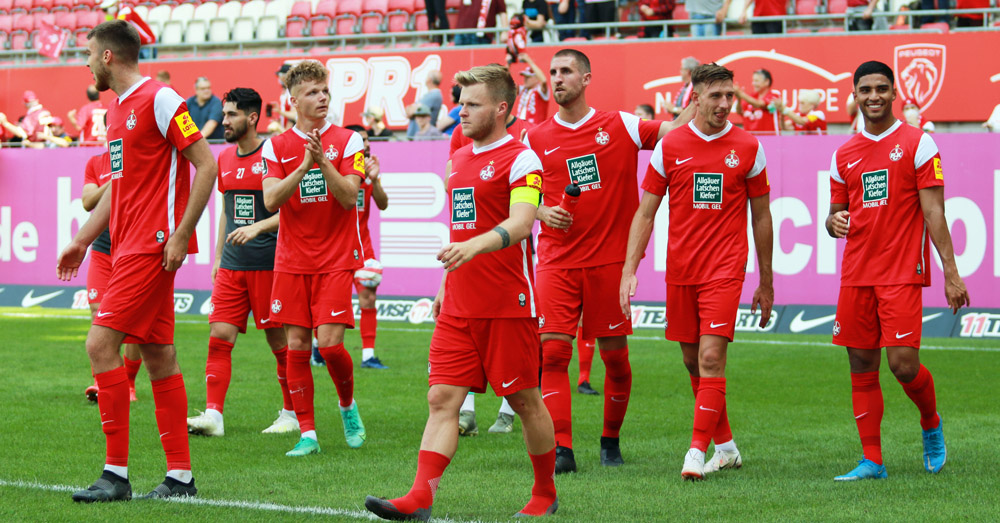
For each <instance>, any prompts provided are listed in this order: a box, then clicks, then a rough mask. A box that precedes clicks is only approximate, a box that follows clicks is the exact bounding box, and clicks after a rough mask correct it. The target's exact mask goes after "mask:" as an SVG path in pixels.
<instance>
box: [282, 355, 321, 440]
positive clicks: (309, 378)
mask: <svg viewBox="0 0 1000 523" xmlns="http://www.w3.org/2000/svg"><path fill="white" fill-rule="evenodd" d="M311 357H312V352H311V351H308V350H289V351H288V392H289V395H291V397H292V404H293V405H294V406H295V417H296V418H298V420H299V428H300V429H301V431H302V432H306V431H310V430H316V418H315V415H314V413H313V375H312V368H311V367H310V366H309V358H311ZM327 365H330V363H329V362H327Z"/></svg>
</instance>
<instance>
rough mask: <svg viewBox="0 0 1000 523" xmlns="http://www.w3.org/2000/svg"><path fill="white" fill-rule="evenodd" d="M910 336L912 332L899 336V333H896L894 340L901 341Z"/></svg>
mask: <svg viewBox="0 0 1000 523" xmlns="http://www.w3.org/2000/svg"><path fill="white" fill-rule="evenodd" d="M910 334H913V331H910V332H907V333H906V334H900V333H899V332H896V339H897V340H900V339H903V338H905V337H907V336H909V335H910Z"/></svg>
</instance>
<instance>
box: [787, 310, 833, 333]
mask: <svg viewBox="0 0 1000 523" xmlns="http://www.w3.org/2000/svg"><path fill="white" fill-rule="evenodd" d="M805 314H806V312H805V311H799V313H798V314H796V315H795V317H794V318H792V323H790V324H789V325H788V330H790V331H792V332H794V333H796V334H797V333H800V332H804V331H807V330H810V329H815V328H816V327H819V326H820V325H823V324H824V323H830V322H831V321H833V320H834V319H836V318H837V315H836V314H831V315H829V316H820V317H819V318H813V319H811V320H803V319H802V317H803V316H805Z"/></svg>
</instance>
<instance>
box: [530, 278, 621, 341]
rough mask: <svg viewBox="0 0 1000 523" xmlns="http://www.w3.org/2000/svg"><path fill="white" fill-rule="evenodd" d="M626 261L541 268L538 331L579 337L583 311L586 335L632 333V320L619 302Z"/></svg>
mask: <svg viewBox="0 0 1000 523" xmlns="http://www.w3.org/2000/svg"><path fill="white" fill-rule="evenodd" d="M622 265H624V263H609V264H607V265H599V266H597V267H584V268H582V269H541V270H538V271H537V272H536V274H535V288H536V289H537V290H538V309H539V313H540V314H539V316H538V332H540V333H543V334H545V333H558V334H566V335H567V336H571V337H576V329H577V327H578V326H579V325H580V316H581V314H582V315H583V337H584V338H603V337H607V336H625V335H628V334H632V322H631V321H629V320H628V318H626V317H625V314H623V313H622V309H621V306H620V305H619V304H618V288H619V286H620V285H621V280H622Z"/></svg>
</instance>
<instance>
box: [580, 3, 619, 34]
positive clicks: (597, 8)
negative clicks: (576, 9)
mask: <svg viewBox="0 0 1000 523" xmlns="http://www.w3.org/2000/svg"><path fill="white" fill-rule="evenodd" d="M586 2H587V3H586V6H585V7H584V14H585V15H586V17H587V23H588V24H608V23H611V22H614V21H615V18H616V17H617V13H618V5H617V2H616V1H615V0H586ZM604 35H605V30H604V29H591V30H590V38H595V37H599V36H604Z"/></svg>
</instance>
